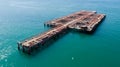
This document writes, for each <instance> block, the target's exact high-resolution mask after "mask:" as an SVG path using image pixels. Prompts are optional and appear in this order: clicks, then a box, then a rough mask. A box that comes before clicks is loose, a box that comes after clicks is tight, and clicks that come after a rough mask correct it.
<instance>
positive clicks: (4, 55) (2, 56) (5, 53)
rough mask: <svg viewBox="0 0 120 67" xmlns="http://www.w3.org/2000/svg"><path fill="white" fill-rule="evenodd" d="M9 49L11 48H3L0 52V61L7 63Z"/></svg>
mask: <svg viewBox="0 0 120 67" xmlns="http://www.w3.org/2000/svg"><path fill="white" fill-rule="evenodd" d="M11 49H12V47H11V46H9V47H7V48H3V49H2V50H0V61H1V60H5V62H7V59H6V58H7V57H8V56H9V55H10V54H11Z"/></svg>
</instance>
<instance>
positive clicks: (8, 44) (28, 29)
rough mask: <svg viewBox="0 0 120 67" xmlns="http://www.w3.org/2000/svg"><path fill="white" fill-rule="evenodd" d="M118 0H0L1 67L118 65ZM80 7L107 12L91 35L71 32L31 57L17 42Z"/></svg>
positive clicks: (119, 9) (119, 44)
mask: <svg viewBox="0 0 120 67" xmlns="http://www.w3.org/2000/svg"><path fill="white" fill-rule="evenodd" d="M119 3H120V1H119V0H0V67H33V66H34V67H120V15H119V12H120V4H119ZM80 10H91V11H92V10H94V11H97V12H98V13H104V14H106V18H105V20H104V21H103V22H102V24H100V26H99V27H98V28H97V30H96V31H95V32H94V34H92V35H88V34H84V33H76V32H70V33H68V34H66V35H65V36H63V37H62V38H60V39H59V40H57V41H56V42H54V43H53V44H52V45H51V46H49V47H48V48H46V49H44V50H42V51H38V52H37V54H35V55H33V56H29V55H26V54H24V53H21V52H19V51H18V50H17V44H16V43H17V41H21V40H24V39H26V38H28V37H31V36H33V35H36V34H39V33H42V32H44V31H46V30H48V29H49V28H47V27H44V22H46V21H49V20H52V19H55V18H59V17H62V16H65V15H68V14H71V13H73V12H77V11H80Z"/></svg>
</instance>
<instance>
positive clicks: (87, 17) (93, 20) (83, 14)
mask: <svg viewBox="0 0 120 67" xmlns="http://www.w3.org/2000/svg"><path fill="white" fill-rule="evenodd" d="M104 16H105V15H104V14H96V11H80V12H76V13H74V14H71V15H68V16H65V17H62V18H58V19H55V20H53V21H49V22H47V23H45V25H46V26H50V27H53V28H52V29H50V30H49V31H46V32H44V33H42V34H39V35H37V36H34V37H32V38H31V39H28V40H25V41H23V42H19V43H18V49H19V50H23V52H27V53H31V52H32V50H33V49H35V48H37V47H41V46H44V44H45V43H46V42H48V41H49V40H50V39H51V38H56V37H57V36H58V35H61V33H62V32H65V31H66V30H67V29H69V28H70V29H77V30H80V31H81V30H82V31H89V32H91V31H92V30H93V28H94V27H95V26H96V25H97V24H99V22H100V21H101V20H102V19H103V18H104Z"/></svg>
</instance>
